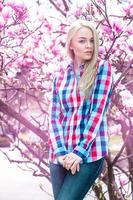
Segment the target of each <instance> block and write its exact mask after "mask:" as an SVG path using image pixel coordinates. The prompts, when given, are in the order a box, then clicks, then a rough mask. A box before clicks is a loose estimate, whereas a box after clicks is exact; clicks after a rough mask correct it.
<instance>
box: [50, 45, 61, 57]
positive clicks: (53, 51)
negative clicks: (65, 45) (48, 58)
mask: <svg viewBox="0 0 133 200" xmlns="http://www.w3.org/2000/svg"><path fill="white" fill-rule="evenodd" d="M52 53H53V54H54V56H57V55H59V54H60V50H59V49H58V48H57V47H53V48H52Z"/></svg>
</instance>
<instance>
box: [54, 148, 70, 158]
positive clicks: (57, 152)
mask: <svg viewBox="0 0 133 200" xmlns="http://www.w3.org/2000/svg"><path fill="white" fill-rule="evenodd" d="M66 154H67V150H66V148H65V147H64V146H62V147H60V148H59V147H58V148H57V149H55V155H56V157H58V156H63V155H66Z"/></svg>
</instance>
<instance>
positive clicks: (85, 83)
mask: <svg viewBox="0 0 133 200" xmlns="http://www.w3.org/2000/svg"><path fill="white" fill-rule="evenodd" d="M82 27H87V28H88V29H90V30H91V31H92V33H93V38H94V53H93V56H92V59H91V60H90V61H88V62H86V63H85V70H84V73H83V75H82V77H81V78H80V80H79V83H78V86H79V88H80V89H81V90H82V91H83V93H84V96H85V97H88V95H89V93H90V91H91V88H92V86H93V84H94V81H95V75H96V72H97V66H96V64H97V60H98V52H99V37H98V33H97V31H96V29H95V28H94V27H93V25H92V24H91V23H90V22H89V21H86V20H76V21H75V22H74V23H73V24H72V25H71V27H70V29H69V31H68V34H67V39H66V51H67V55H69V57H70V58H71V59H72V60H73V59H74V53H73V50H72V49H70V43H71V40H72V38H73V37H74V35H75V34H76V32H77V31H78V30H79V29H81V28H82Z"/></svg>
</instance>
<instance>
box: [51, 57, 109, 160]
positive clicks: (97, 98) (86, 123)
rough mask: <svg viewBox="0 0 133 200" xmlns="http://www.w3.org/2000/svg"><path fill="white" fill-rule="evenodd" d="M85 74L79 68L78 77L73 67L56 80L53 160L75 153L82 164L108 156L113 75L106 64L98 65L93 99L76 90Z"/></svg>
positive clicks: (52, 114) (52, 141) (52, 119)
mask: <svg viewBox="0 0 133 200" xmlns="http://www.w3.org/2000/svg"><path fill="white" fill-rule="evenodd" d="M82 73H83V66H80V69H79V74H78V75H77V77H76V76H75V73H74V71H73V66H72V64H70V65H68V67H67V70H66V71H64V72H63V73H61V74H60V76H59V77H58V78H55V80H54V84H53V92H52V100H51V106H50V118H49V133H50V134H49V145H50V161H51V162H54V161H55V160H56V158H57V157H58V156H60V155H65V154H67V153H69V152H73V153H75V154H77V155H78V156H80V157H81V158H82V159H83V162H84V163H85V162H93V161H96V160H98V159H100V158H102V157H104V156H106V155H107V152H108V136H107V119H106V118H107V117H106V112H107V110H108V107H109V102H110V95H111V88H112V87H111V86H112V72H111V66H110V65H109V64H108V62H107V61H101V62H100V63H99V65H98V72H97V75H96V79H95V83H94V87H93V89H92V91H91V95H90V98H89V97H88V99H84V97H83V93H82V91H81V90H80V89H79V88H78V87H77V83H78V80H79V78H80V77H81V75H82Z"/></svg>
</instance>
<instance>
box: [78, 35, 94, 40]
mask: <svg viewBox="0 0 133 200" xmlns="http://www.w3.org/2000/svg"><path fill="white" fill-rule="evenodd" d="M79 39H88V38H87V37H82V36H81V37H79ZM89 39H94V37H91V38H89Z"/></svg>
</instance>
